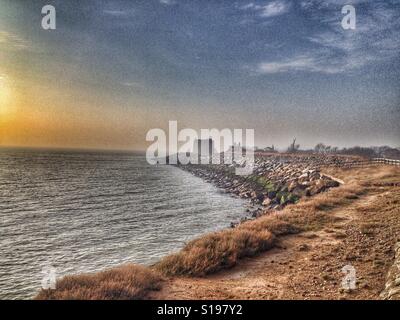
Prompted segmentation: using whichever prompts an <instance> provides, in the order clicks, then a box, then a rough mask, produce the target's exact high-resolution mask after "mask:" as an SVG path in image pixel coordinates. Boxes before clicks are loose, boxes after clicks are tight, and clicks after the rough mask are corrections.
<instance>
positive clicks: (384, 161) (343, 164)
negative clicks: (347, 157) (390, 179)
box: [325, 158, 400, 168]
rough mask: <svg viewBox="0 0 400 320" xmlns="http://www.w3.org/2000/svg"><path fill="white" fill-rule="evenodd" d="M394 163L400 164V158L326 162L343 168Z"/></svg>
mask: <svg viewBox="0 0 400 320" xmlns="http://www.w3.org/2000/svg"><path fill="white" fill-rule="evenodd" d="M381 164H386V165H392V166H400V160H394V159H386V158H373V159H365V160H354V161H343V162H342V161H333V162H331V163H326V164H325V165H328V166H336V167H341V168H354V167H367V166H372V165H381Z"/></svg>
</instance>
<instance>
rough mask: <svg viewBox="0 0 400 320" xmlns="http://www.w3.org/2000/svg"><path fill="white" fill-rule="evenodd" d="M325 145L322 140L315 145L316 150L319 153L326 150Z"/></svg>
mask: <svg viewBox="0 0 400 320" xmlns="http://www.w3.org/2000/svg"><path fill="white" fill-rule="evenodd" d="M325 147H326V146H325V145H324V144H323V143H322V142H320V143H318V144H317V145H316V146H315V147H314V151H315V152H318V153H322V152H325Z"/></svg>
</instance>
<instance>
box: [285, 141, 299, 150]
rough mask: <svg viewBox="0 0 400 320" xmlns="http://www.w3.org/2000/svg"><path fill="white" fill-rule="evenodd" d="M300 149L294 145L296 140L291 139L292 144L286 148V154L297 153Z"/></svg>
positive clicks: (297, 145)
mask: <svg viewBox="0 0 400 320" xmlns="http://www.w3.org/2000/svg"><path fill="white" fill-rule="evenodd" d="M299 149H300V145H299V144H296V138H294V139H293V142H292V144H291V145H290V146H289V147H288V149H287V151H288V152H297V151H298V150H299Z"/></svg>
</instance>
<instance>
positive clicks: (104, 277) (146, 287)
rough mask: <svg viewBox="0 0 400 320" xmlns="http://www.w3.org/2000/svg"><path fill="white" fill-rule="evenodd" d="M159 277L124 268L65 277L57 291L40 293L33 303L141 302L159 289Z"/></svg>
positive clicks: (147, 271)
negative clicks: (55, 301)
mask: <svg viewBox="0 0 400 320" xmlns="http://www.w3.org/2000/svg"><path fill="white" fill-rule="evenodd" d="M162 280H163V278H162V276H161V275H160V274H159V273H157V272H156V271H154V270H151V269H149V268H146V267H143V266H138V265H133V264H127V265H123V266H120V267H117V268H113V269H109V270H106V271H101V272H98V273H93V274H81V275H72V276H66V277H64V278H62V279H60V280H58V281H57V283H56V289H54V290H52V289H46V290H43V289H42V290H41V291H40V292H39V294H38V295H37V296H36V297H35V299H36V300H140V299H145V298H146V296H147V294H148V293H149V291H152V290H159V289H160V288H161V283H162Z"/></svg>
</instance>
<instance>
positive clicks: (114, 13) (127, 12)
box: [103, 10, 135, 17]
mask: <svg viewBox="0 0 400 320" xmlns="http://www.w3.org/2000/svg"><path fill="white" fill-rule="evenodd" d="M103 13H104V14H106V15H110V16H114V17H126V16H131V15H133V14H134V13H135V11H134V10H103Z"/></svg>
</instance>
